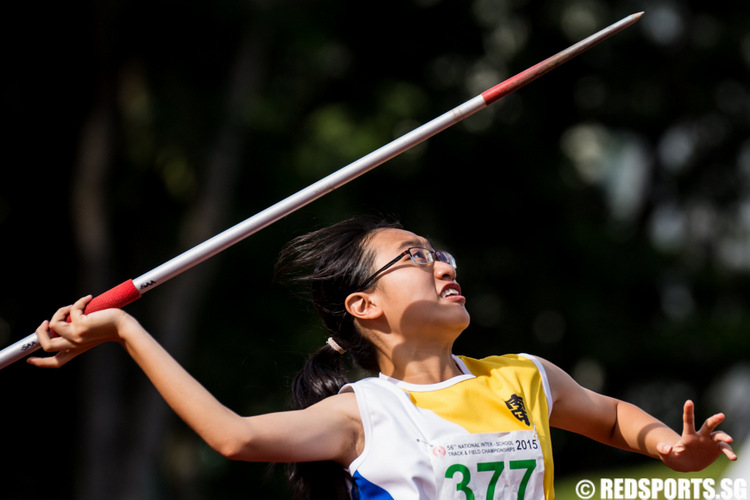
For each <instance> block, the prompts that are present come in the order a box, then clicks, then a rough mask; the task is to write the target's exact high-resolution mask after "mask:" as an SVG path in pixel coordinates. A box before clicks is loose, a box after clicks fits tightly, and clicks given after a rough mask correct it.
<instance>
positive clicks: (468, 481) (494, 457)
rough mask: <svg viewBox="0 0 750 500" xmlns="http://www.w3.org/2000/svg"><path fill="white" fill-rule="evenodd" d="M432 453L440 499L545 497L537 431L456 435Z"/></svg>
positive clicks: (530, 498)
mask: <svg viewBox="0 0 750 500" xmlns="http://www.w3.org/2000/svg"><path fill="white" fill-rule="evenodd" d="M439 448H440V451H439V452H438V453H434V455H435V456H434V457H433V467H434V470H435V475H436V477H435V479H436V480H437V488H438V498H440V499H441V500H444V499H445V500H447V499H450V500H538V499H542V498H544V459H543V455H542V450H541V446H540V445H539V441H538V438H537V436H536V433H535V432H533V431H513V432H508V433H500V434H472V435H468V436H466V435H464V436H456V437H455V438H453V439H451V440H449V441H448V442H445V443H444V444H442V445H441V446H440V447H439Z"/></svg>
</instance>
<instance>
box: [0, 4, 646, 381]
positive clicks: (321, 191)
mask: <svg viewBox="0 0 750 500" xmlns="http://www.w3.org/2000/svg"><path fill="white" fill-rule="evenodd" d="M642 15H643V12H638V13H636V14H632V15H630V16H627V17H625V18H623V19H621V20H620V21H618V22H616V23H614V24H612V25H610V26H608V27H606V28H604V29H603V30H601V31H598V32H597V33H594V34H593V35H591V36H589V37H587V38H584V39H583V40H581V41H580V42H578V43H576V44H574V45H571V46H570V47H568V48H567V49H565V50H563V51H561V52H558V53H557V54H555V55H553V56H551V57H549V58H547V59H545V60H544V61H542V62H540V63H537V64H536V65H534V66H532V67H530V68H528V69H526V70H524V71H522V72H521V73H518V74H517V75H515V76H512V77H511V78H508V79H507V80H505V81H504V82H502V83H499V84H497V85H495V86H494V87H492V88H490V89H487V90H485V91H484V92H482V93H481V94H479V95H477V96H475V97H473V98H471V99H469V100H468V101H466V102H464V103H463V104H461V105H459V106H457V107H455V108H453V109H451V110H450V111H448V112H447V113H444V114H442V115H440V116H438V117H437V118H434V119H433V120H431V121H429V122H427V123H425V124H424V125H421V126H419V127H417V128H415V129H414V130H412V131H411V132H408V133H406V134H404V135H402V136H401V137H399V138H397V139H395V140H393V141H392V142H389V143H388V144H386V145H385V146H382V147H380V148H379V149H376V150H375V151H373V152H371V153H369V154H367V155H366V156H363V157H362V158H360V159H359V160H356V161H355V162H353V163H350V164H349V165H347V166H345V167H343V168H341V169H340V170H337V171H336V172H334V173H332V174H330V175H328V176H327V177H324V178H323V179H320V180H319V181H317V182H315V183H313V184H311V185H309V186H308V187H306V188H304V189H302V190H301V191H298V192H297V193H295V194H293V195H291V196H289V197H288V198H286V199H284V200H282V201H280V202H278V203H276V204H275V205H272V206H270V207H268V208H266V209H265V210H263V211H261V212H258V213H257V214H255V215H253V216H252V217H250V218H248V219H245V220H244V221H242V222H240V223H239V224H237V225H235V226H232V227H230V228H229V229H226V230H225V231H223V232H221V233H219V234H217V235H216V236H213V237H212V238H210V239H208V240H206V241H204V242H203V243H200V244H198V245H197V246H195V247H193V248H192V249H190V250H188V251H186V252H184V253H182V254H180V255H178V256H177V257H175V258H173V259H172V260H169V261H167V262H165V263H164V264H162V265H160V266H159V267H156V268H154V269H152V270H151V271H149V272H147V273H146V274H143V275H142V276H140V277H138V278H136V279H131V280H128V281H125V282H123V283H121V284H119V285H117V286H115V287H114V288H111V289H110V290H108V291H106V292H104V293H102V294H101V295H98V296H97V297H94V299H93V300H91V302H89V303H88V304H87V306H86V310H85V312H86V313H91V312H94V311H99V310H102V309H108V308H115V307H117V308H120V307H124V306H126V305H127V304H130V303H131V302H133V301H135V300H137V299H139V298H140V297H141V295H143V294H144V293H146V292H148V291H149V290H153V289H154V288H156V287H157V286H159V285H161V284H162V283H164V282H165V281H167V280H169V279H170V278H174V277H175V276H177V275H178V274H181V273H182V272H184V271H186V270H188V269H190V268H192V267H193V266H195V265H197V264H199V263H201V262H203V261H204V260H206V259H208V258H209V257H212V256H214V255H216V254H217V253H219V252H221V251H223V250H225V249H227V248H229V247H230V246H232V245H234V244H235V243H237V242H239V241H241V240H243V239H245V238H247V237H248V236H250V235H251V234H254V233H256V232H257V231H260V230H261V229H263V228H264V227H266V226H269V225H271V224H273V223H274V222H276V221H277V220H279V219H281V218H283V217H285V216H287V215H289V214H291V213H292V212H294V211H296V210H297V209H299V208H302V207H304V206H305V205H307V204H308V203H311V202H313V201H315V200H317V199H318V198H320V197H321V196H323V195H325V194H328V193H330V192H331V191H333V190H334V189H336V188H338V187H341V186H343V185H344V184H346V183H347V182H349V181H351V180H353V179H355V178H357V177H359V176H360V175H362V174H364V173H365V172H369V171H370V170H372V169H374V168H375V167H377V166H379V165H381V164H383V163H385V162H386V161H388V160H390V159H391V158H393V157H395V156H398V155H400V154H401V153H403V152H405V151H408V150H409V149H411V148H413V147H414V146H416V145H418V144H420V143H422V142H424V141H426V140H427V139H429V138H430V137H432V136H433V135H435V134H437V133H438V132H442V131H443V130H445V129H446V128H448V127H451V126H453V125H455V124H456V123H458V122H460V121H462V120H464V119H465V118H468V117H469V116H471V115H473V114H474V113H476V112H477V111H479V110H481V109H484V108H486V107H487V106H489V105H490V104H492V103H494V102H496V101H498V100H500V99H502V98H503V97H505V96H507V95H509V94H511V93H513V92H515V91H516V90H518V89H520V88H521V87H523V86H524V85H526V84H528V83H530V82H532V81H534V80H536V79H537V78H539V77H540V76H542V75H544V74H546V73H547V72H549V71H551V70H553V69H555V68H556V67H558V66H560V65H561V64H563V63H565V62H567V61H569V60H571V59H572V58H574V57H575V56H577V55H579V54H581V53H583V52H585V51H587V50H588V49H590V48H591V47H593V46H595V45H597V44H598V43H600V42H602V41H604V40H606V39H607V38H609V37H611V36H612V35H614V34H616V33H619V32H620V31H622V30H623V29H625V28H627V27H628V26H630V25H632V24H633V23H635V22H636V21H637V20H638V19H639V18H640V17H641V16H642ZM40 347H41V346H40V344H39V341H38V340H37V337H36V333H32V334H31V335H29V336H27V337H25V338H23V339H21V340H19V341H18V342H16V343H14V344H11V345H9V346H8V347H6V348H5V349H3V350H2V351H0V369H2V368H5V367H6V366H8V365H10V364H11V363H14V362H15V361H18V360H19V359H21V358H23V357H25V356H27V355H29V354H31V353H32V352H34V351H36V350H38V349H39V348H40Z"/></svg>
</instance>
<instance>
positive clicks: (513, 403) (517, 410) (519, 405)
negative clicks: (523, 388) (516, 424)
mask: <svg viewBox="0 0 750 500" xmlns="http://www.w3.org/2000/svg"><path fill="white" fill-rule="evenodd" d="M505 405H506V406H507V407H508V409H509V410H510V412H511V413H512V414H513V416H514V417H516V418H517V419H518V420H520V421H521V422H523V423H524V424H526V425H531V424H530V423H529V416H528V415H527V414H526V405H525V404H523V398H522V397H521V396H519V395H518V394H513V395H512V396H511V397H510V399H508V400H507V401H506V402H505Z"/></svg>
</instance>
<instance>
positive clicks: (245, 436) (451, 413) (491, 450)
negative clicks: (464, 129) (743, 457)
mask: <svg viewBox="0 0 750 500" xmlns="http://www.w3.org/2000/svg"><path fill="white" fill-rule="evenodd" d="M277 269H278V272H279V273H280V274H281V275H283V276H285V277H287V278H288V279H289V280H291V281H293V282H302V283H306V284H308V285H309V286H310V290H311V292H312V300H313V302H314V304H315V307H316V309H317V311H318V313H319V314H320V316H321V318H322V319H323V322H324V323H325V326H326V327H327V329H328V330H329V332H330V335H331V337H330V338H329V340H328V342H327V343H326V344H325V345H324V346H323V347H322V348H321V349H319V350H318V351H317V352H316V353H314V354H313V355H312V356H311V357H310V358H309V360H308V361H307V362H306V364H305V366H304V368H303V370H302V371H301V372H300V374H299V375H298V376H297V378H296V379H295V381H294V387H293V391H294V397H295V406H296V409H295V410H292V411H283V412H279V413H272V414H266V415H256V416H250V417H243V416H240V415H238V414H236V413H235V412H234V411H232V410H230V409H229V408H227V407H225V406H224V405H222V404H221V403H220V402H219V401H217V400H216V399H215V398H214V397H213V396H212V395H211V394H210V393H209V392H208V391H207V390H206V389H205V388H203V387H202V386H201V385H200V384H199V383H198V382H197V381H196V380H195V379H194V378H193V377H192V376H190V375H189V374H188V373H187V372H186V371H185V370H184V369H183V368H182V367H181V366H180V365H179V364H178V363H177V362H176V361H175V360H174V359H173V358H172V357H171V356H170V355H169V354H168V353H167V352H166V351H165V350H164V349H163V348H162V347H161V346H160V345H159V344H158V343H157V342H156V341H155V340H154V339H153V338H152V337H151V336H150V335H149V334H148V333H147V332H146V330H144V329H143V327H141V325H140V324H139V323H138V322H137V321H136V320H135V319H134V318H133V317H132V316H130V315H129V314H127V313H125V312H124V311H122V310H118V309H109V310H104V311H98V312H94V313H92V314H84V309H85V306H86V304H87V303H88V301H89V300H90V299H91V297H90V296H89V297H84V298H82V299H80V300H78V301H77V302H76V303H75V304H73V305H72V306H67V307H63V308H61V309H59V310H58V311H57V312H56V313H55V314H54V315H53V316H52V319H51V320H50V321H45V322H43V323H42V324H41V325H40V326H39V328H38V329H37V331H36V333H37V335H38V337H39V341H40V344H41V345H42V347H43V348H44V350H45V351H47V352H56V353H57V354H56V355H55V356H53V357H34V358H29V360H28V362H29V363H31V364H32V365H35V366H39V367H59V366H62V365H63V364H65V363H66V362H68V361H70V360H71V359H72V358H74V357H75V356H77V355H79V354H81V353H83V352H85V351H87V350H88V349H90V348H92V347H94V346H96V345H98V344H101V343H103V342H107V341H114V342H119V343H120V344H121V345H122V346H123V347H124V348H125V350H126V351H127V353H128V354H129V355H130V356H131V357H132V358H133V359H134V360H135V362H136V363H137V364H138V365H139V366H140V367H141V369H142V370H143V371H144V372H145V374H146V375H147V376H148V377H149V379H150V380H151V382H152V383H153V384H154V386H155V387H156V389H157V390H158V391H159V392H160V393H161V395H162V397H163V398H164V399H165V400H166V402H167V403H168V404H169V405H170V406H171V407H172V408H173V409H174V411H175V412H176V413H177V414H178V415H179V416H180V417H181V418H182V419H183V420H184V421H185V422H186V423H187V424H188V425H190V426H191V427H192V428H193V429H194V430H195V432H197V433H198V434H199V435H200V436H201V437H202V438H203V439H204V440H205V441H206V442H207V443H208V444H209V445H210V446H211V447H212V448H213V449H215V450H216V451H217V452H219V453H220V454H222V455H223V456H225V457H228V458H230V459H235V460H248V461H267V462H286V463H290V464H292V465H291V467H290V470H291V477H292V479H293V483H294V484H295V486H296V490H297V493H298V496H299V497H301V498H315V499H336V498H350V497H351V498H354V499H362V500H365V499H391V498H392V499H397V500H408V499H437V498H440V499H454V498H455V499H473V498H487V499H504V500H505V499H514V500H515V499H541V498H545V499H552V498H554V489H553V484H552V477H553V464H552V452H551V444H550V438H549V428H550V426H552V427H558V428H561V429H566V430H569V431H573V432H577V433H579V434H583V435H585V436H588V437H590V438H592V439H595V440H597V441H600V442H602V443H605V444H608V445H611V446H615V447H618V448H623V449H626V450H632V451H635V452H639V453H643V454H646V455H649V456H652V457H654V458H658V459H661V460H662V461H663V462H664V463H665V464H666V465H667V466H669V467H671V468H672V469H674V470H678V471H693V470H700V469H703V468H704V467H706V466H707V465H709V464H710V463H712V462H713V461H714V460H715V459H716V458H717V457H718V456H719V455H720V454H721V453H724V454H725V455H726V456H727V457H728V458H729V459H730V460H736V458H737V457H736V455H735V454H734V452H733V451H732V448H731V443H732V438H731V437H730V436H729V435H727V434H726V433H724V432H723V431H717V430H715V429H716V427H717V426H718V425H719V424H720V423H721V422H722V421H723V420H724V415H723V414H716V415H713V416H712V417H710V418H708V419H707V420H706V421H705V423H704V424H703V425H702V426H701V427H700V429H698V430H696V428H695V422H694V407H693V403H692V402H690V401H688V402H686V403H685V405H684V410H683V421H684V423H683V429H682V433H681V434H678V433H676V432H674V431H673V430H672V429H670V428H668V427H667V426H666V425H664V424H663V423H662V422H660V421H658V420H657V419H655V418H653V417H652V416H650V415H648V414H647V413H645V412H644V411H642V410H640V409H639V408H637V407H635V406H633V405H631V404H628V403H626V402H623V401H619V400H617V399H613V398H610V397H607V396H603V395H600V394H597V393H594V392H592V391H590V390H587V389H585V388H583V387H581V386H579V385H578V384H577V383H576V382H575V381H574V380H573V379H572V378H571V377H570V376H569V375H568V374H566V373H565V372H564V371H562V370H561V369H560V368H558V367H557V366H555V365H554V364H552V363H550V362H549V361H546V360H544V359H541V358H538V357H535V356H531V355H506V356H491V357H488V358H485V359H481V360H477V359H471V358H467V357H463V356H456V355H454V354H453V352H452V346H453V343H454V341H455V340H456V339H457V338H458V336H459V335H460V334H461V333H462V332H463V331H464V330H465V329H466V328H467V327H468V325H469V314H468V313H467V311H466V307H465V303H466V298H465V297H464V295H463V294H462V291H461V288H460V286H459V285H458V283H457V281H456V263H455V260H454V258H453V257H452V256H451V255H450V254H449V253H448V252H445V251H436V250H434V249H433V248H432V245H431V244H430V242H429V241H428V240H427V239H425V238H423V237H420V236H418V235H416V234H414V233H411V232H409V231H406V230H404V229H402V228H401V226H399V225H398V224H395V223H389V222H373V221H370V220H363V219H353V220H348V221H344V222H342V223H339V224H336V225H333V226H331V227H328V228H325V229H321V230H318V231H315V232H313V233H310V234H307V235H304V236H301V237H299V238H297V239H295V240H293V241H292V242H290V244H288V245H287V246H286V247H285V248H284V250H283V251H282V254H281V257H280V259H279V263H278V268H277ZM68 317H69V320H70V321H69V322H68V321H66V318H68ZM50 329H52V330H53V331H54V332H56V333H57V334H58V336H52V335H51V334H50ZM345 352H347V353H348V355H349V356H351V358H352V359H353V361H354V363H356V365H358V366H359V367H361V368H362V369H364V370H367V371H369V372H372V373H373V374H378V373H379V375H376V376H374V377H369V378H365V379H363V380H360V381H357V382H354V383H349V382H348V381H347V380H346V378H345V376H344V375H343V372H342V365H341V357H342V355H343V354H344V353H345Z"/></svg>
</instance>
